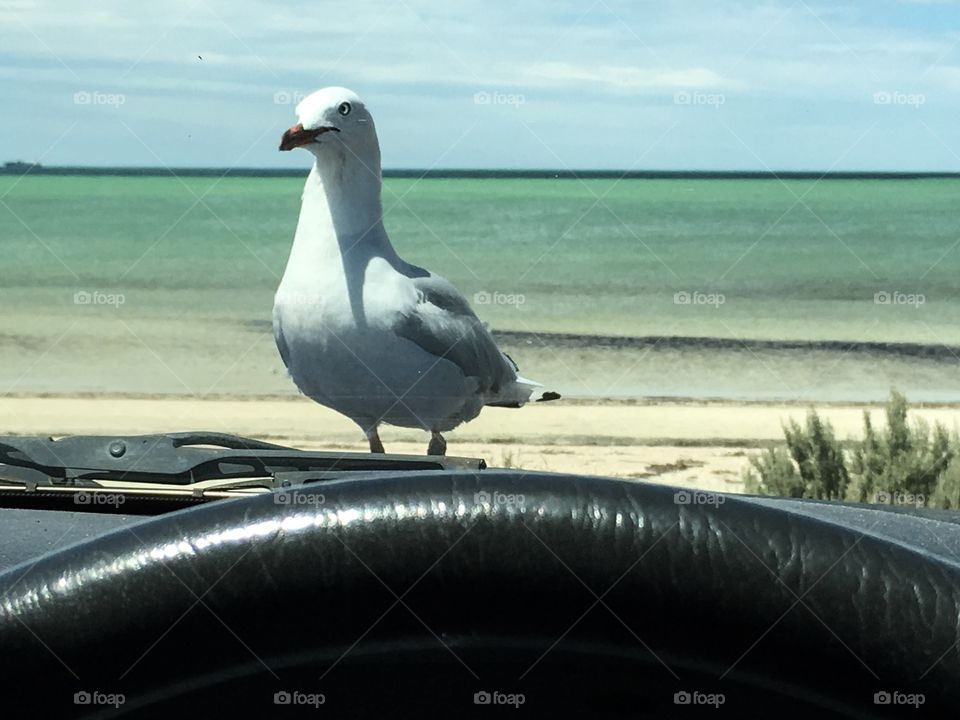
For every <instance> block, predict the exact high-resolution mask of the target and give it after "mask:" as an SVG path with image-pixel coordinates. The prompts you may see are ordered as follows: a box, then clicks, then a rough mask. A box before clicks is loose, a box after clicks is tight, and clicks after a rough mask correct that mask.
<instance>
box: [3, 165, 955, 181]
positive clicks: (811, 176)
mask: <svg viewBox="0 0 960 720" xmlns="http://www.w3.org/2000/svg"><path fill="white" fill-rule="evenodd" d="M306 174H307V171H306V170H304V169H286V168H196V167H189V168H158V167H70V166H59V167H58V166H49V167H48V166H43V165H30V164H29V163H9V164H8V165H7V166H2V165H0V175H18V176H22V175H81V176H93V177H97V176H121V177H136V176H139V177H165V176H171V175H175V176H177V177H221V176H225V177H284V178H286V177H289V178H302V177H305V176H306ZM383 176H384V177H386V178H438V179H518V180H525V179H532V180H619V179H626V180H776V179H782V180H819V179H820V178H824V179H828V180H918V179H960V172H879V171H878V172H873V171H871V172H827V173H824V172H819V171H812V170H810V171H808V170H803V171H796V170H789V171H788V170H785V171H782V172H781V171H774V172H770V171H761V170H756V171H753V170H750V171H739V170H736V171H734V170H631V171H629V172H624V171H622V170H456V169H432V170H416V169H404V168H394V169H385V170H384V171H383Z"/></svg>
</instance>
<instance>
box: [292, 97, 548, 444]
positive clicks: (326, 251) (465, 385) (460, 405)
mask: <svg viewBox="0 0 960 720" xmlns="http://www.w3.org/2000/svg"><path fill="white" fill-rule="evenodd" d="M296 114H297V120H298V122H297V124H296V125H294V126H293V127H291V128H290V129H289V130H287V131H286V132H285V133H284V134H283V138H282V139H281V141H280V150H282V151H288V150H293V149H294V148H303V149H305V150H308V151H309V152H310V153H311V154H312V155H313V156H314V164H313V168H312V169H311V170H310V174H309V175H308V177H307V181H306V185H305V186H304V189H303V196H302V205H301V208H300V219H299V222H298V223H297V230H296V233H295V235H294V239H293V247H292V249H291V251H290V257H289V259H288V261H287V266H286V270H285V271H284V274H283V279H282V280H281V282H280V286H279V288H278V290H277V294H276V297H275V300H274V307H273V330H274V337H275V338H276V342H277V348H278V350H279V351H280V356H281V358H282V359H283V362H284V364H285V365H286V367H287V370H288V371H289V374H290V377H291V379H292V380H293V382H294V383H295V384H296V386H297V387H298V388H299V389H300V391H301V392H302V393H303V394H304V395H306V396H308V397H310V398H312V399H313V400H315V401H316V402H318V403H320V404H321V405H324V406H326V407H329V408H332V409H333V410H336V411H337V412H339V413H341V414H343V415H345V416H347V417H348V418H350V419H351V420H353V421H354V422H355V423H356V424H357V425H359V426H360V428H361V429H362V430H363V432H364V434H365V435H366V437H367V440H368V441H369V443H370V452H373V453H382V452H384V448H383V443H382V442H381V441H380V436H379V431H378V428H379V426H380V425H381V424H383V423H386V424H389V425H396V426H400V427H410V428H421V429H423V430H426V431H429V432H430V434H431V435H430V443H429V446H428V448H427V453H428V454H430V455H444V454H445V453H446V447H447V444H446V441H445V440H444V438H443V435H442V434H441V433H444V432H446V431H448V430H452V429H453V428H455V427H457V426H458V425H460V424H461V423H465V422H468V421H470V420H473V419H474V418H475V417H477V415H479V414H480V411H481V410H482V409H483V408H484V407H485V406H488V405H489V406H496V407H514V408H516V407H521V406H523V405H524V404H525V403H527V402H529V401H531V400H533V401H544V400H555V399H557V398H559V397H560V396H559V395H558V394H557V393H554V392H543V391H542V390H541V388H542V386H541V385H540V384H539V383H536V382H533V381H532V380H527V379H525V378H523V377H521V376H520V375H519V374H518V368H517V365H516V364H515V363H514V362H513V360H512V359H511V358H510V357H509V356H508V355H506V354H505V353H503V352H502V351H501V350H500V349H499V348H498V347H497V344H496V342H495V341H494V339H493V337H492V335H491V334H490V331H489V330H488V329H487V326H486V325H485V324H484V323H483V322H481V321H480V319H479V318H478V317H477V315H476V314H475V313H474V312H473V310H472V309H471V308H470V304H469V303H468V302H467V300H466V298H464V297H463V295H461V294H460V292H459V291H458V290H457V289H456V288H455V287H454V286H453V285H452V284H451V283H450V282H448V281H447V280H445V279H444V278H442V277H440V276H439V275H436V274H434V273H432V272H430V271H428V270H424V269H423V268H420V267H417V266H416V265H411V264H410V263H408V262H406V261H404V260H403V259H402V258H401V257H400V256H399V255H398V254H397V252H396V250H394V248H393V245H392V244H391V242H390V238H389V237H388V236H387V231H386V230H385V229H384V226H383V206H382V204H381V200H380V189H381V175H380V143H379V141H378V140H377V131H376V128H375V126H374V123H373V117H372V116H371V115H370V112H369V111H368V110H367V107H366V105H365V104H364V103H363V101H362V100H361V99H360V98H359V97H358V96H357V95H356V94H355V93H354V92H352V91H350V90H347V89H346V88H340V87H328V88H324V89H322V90H318V91H316V92H314V93H312V94H310V95H308V96H307V97H305V98H304V99H303V100H302V101H301V102H300V103H299V104H298V105H297V108H296Z"/></svg>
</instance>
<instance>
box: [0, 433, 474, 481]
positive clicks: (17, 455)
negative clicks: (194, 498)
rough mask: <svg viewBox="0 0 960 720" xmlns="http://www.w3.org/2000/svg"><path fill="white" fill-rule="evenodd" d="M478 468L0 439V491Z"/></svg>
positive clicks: (119, 441) (405, 459)
mask: <svg viewBox="0 0 960 720" xmlns="http://www.w3.org/2000/svg"><path fill="white" fill-rule="evenodd" d="M484 468H486V463H485V462H484V461H483V460H474V459H467V458H454V457H438V456H419V455H378V454H372V453H352V452H329V451H324V452H314V451H307V450H298V449H296V448H291V447H285V446H283V445H274V444H273V443H266V442H262V441H260V440H252V439H250V438H244V437H239V436H237V435H227V434H222V433H211V432H186V433H169V434H163V435H133V436H126V437H118V436H78V437H68V438H63V439H61V440H54V439H52V438H41V437H18V436H3V435H0V490H25V491H31V490H36V489H38V488H43V489H45V490H51V489H52V490H57V489H60V490H67V491H76V490H80V489H84V488H87V489H107V488H109V489H112V490H115V491H123V492H138V491H142V492H148V491H149V492H151V493H157V492H161V493H162V492H169V493H173V494H184V492H186V493H188V494H204V495H209V494H211V493H215V492H216V491H217V490H232V491H238V492H240V493H244V492H255V491H263V490H264V489H272V488H283V487H292V486H294V485H299V484H303V483H304V482H311V481H316V480H324V479H331V478H338V477H343V476H344V473H349V472H371V471H397V470H483V469H484Z"/></svg>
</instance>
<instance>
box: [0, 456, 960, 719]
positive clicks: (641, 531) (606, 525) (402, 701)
mask: <svg viewBox="0 0 960 720" xmlns="http://www.w3.org/2000/svg"><path fill="white" fill-rule="evenodd" d="M958 557H960V526H958V525H957V515H956V514H952V513H945V512H944V513H937V512H932V511H919V510H918V511H913V512H906V511H901V510H897V509H893V508H889V507H873V506H860V505H838V504H827V503H818V502H809V501H800V500H788V499H769V498H756V497H747V496H735V495H715V494H710V493H694V492H692V491H677V490H675V489H673V488H669V487H664V486H658V485H652V484H644V483H636V482H629V481H620V480H613V479H603V478H591V477H579V476H568V475H553V474H546V473H521V472H517V471H485V472H478V473H472V472H447V471H435V472H419V473H413V474H411V473H409V472H406V473H402V474H396V475H391V474H380V475H376V476H365V477H353V478H350V479H345V480H338V481H329V482H324V483H323V484H322V485H320V484H316V485H312V486H309V489H304V490H298V491H289V492H286V493H279V494H274V493H271V494H269V495H261V496H256V497H251V498H248V499H246V498H245V499H240V500H232V501H228V502H217V503H211V504H207V505H204V506H200V507H196V508H193V509H189V510H185V511H181V512H175V513H171V514H168V515H164V516H160V517H156V518H151V519H149V520H146V521H144V522H141V523H138V524H134V525H132V526H130V527H129V528H126V529H122V530H118V531H115V532H112V533H110V534H107V535H104V536H101V537H98V538H96V539H94V540H92V541H88V542H86V543H83V544H81V545H76V546H74V547H72V548H68V549H66V550H61V551H58V552H55V553H52V554H49V555H46V556H44V557H42V558H40V559H39V560H36V561H33V562H30V563H26V564H21V565H19V566H17V567H14V568H11V569H9V570H8V571H7V572H5V573H3V574H2V575H0V593H2V594H0V648H2V654H0V683H2V684H3V685H4V686H5V688H6V691H5V692H4V694H3V701H2V702H3V703H4V706H3V710H4V715H5V716H6V717H16V716H17V715H18V713H21V714H24V715H30V716H32V717H41V716H45V715H44V713H46V712H48V711H49V712H55V713H56V714H57V716H60V717H67V716H93V717H96V716H104V717H107V716H109V717H117V716H125V717H166V718H169V717H171V716H172V714H173V713H174V712H185V711H189V713H190V716H194V715H199V714H200V713H204V712H208V713H215V714H216V716H218V717H220V716H229V715H230V714H231V713H236V716H237V717H246V716H260V717H273V716H284V715H288V714H296V713H297V712H298V711H299V712H302V713H304V714H310V716H311V717H320V715H318V714H317V711H318V710H320V711H321V712H323V713H324V714H325V715H327V716H330V715H333V716H334V717H365V716H376V717H392V716H397V715H400V716H413V715H419V716H432V715H434V714H437V713H442V714H444V715H446V714H449V713H451V711H452V712H453V713H456V714H457V715H461V716H472V715H474V714H476V715H477V716H480V717H490V713H491V712H494V710H492V709H491V708H490V707H488V706H498V707H499V708H500V710H503V711H506V710H508V709H512V708H520V709H522V711H523V713H524V715H525V716H530V715H533V716H538V717H540V716H542V717H551V718H557V717H568V716H571V715H573V714H574V713H578V714H579V713H583V714H584V715H585V716H588V717H631V718H636V717H677V716H683V715H684V714H685V713H689V714H691V716H694V717H697V716H699V717H718V716H719V714H724V715H730V716H737V717H751V716H753V715H754V714H757V715H759V714H761V713H762V714H763V715H764V716H769V715H770V713H771V711H774V712H776V714H777V715H778V716H781V717H784V716H785V717H804V718H812V717H816V718H821V717H886V716H889V715H891V714H892V715H893V716H896V715H897V714H903V713H905V712H906V711H907V710H913V709H914V708H917V707H919V708H920V709H921V710H922V711H923V714H925V715H929V713H931V712H934V711H939V710H944V709H947V708H950V707H953V706H955V705H956V703H957V702H958V700H960V650H958V638H960V633H958V622H960V564H958ZM38 689H39V690H40V691H39V692H38ZM707 707H708V708H710V709H712V710H713V711H714V714H713V715H710V714H709V713H708V714H704V712H706V710H705V708H707ZM51 716H52V715H51ZM911 716H917V717H918V716H919V715H911ZM518 717H519V715H518Z"/></svg>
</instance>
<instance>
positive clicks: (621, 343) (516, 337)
mask: <svg viewBox="0 0 960 720" xmlns="http://www.w3.org/2000/svg"><path fill="white" fill-rule="evenodd" d="M493 335H494V337H496V339H497V340H498V341H500V342H502V343H503V344H505V345H513V346H517V345H521V344H523V345H542V346H544V347H551V348H555V347H562V348H598V347H607V348H617V349H653V348H656V349H657V350H665V349H668V348H670V349H680V350H747V351H753V350H774V351H777V350H788V351H790V350H806V351H811V350H817V351H821V352H834V353H836V352H839V353H872V354H878V355H899V356H902V357H919V358H929V359H933V360H944V361H949V362H951V363H957V362H960V347H950V346H949V345H940V344H926V343H906V342H883V341H877V342H869V341H846V340H755V339H738V338H720V337H692V336H683V335H676V336H659V337H658V336H653V335H651V336H646V337H642V336H620V335H580V334H576V333H533V332H525V331H524V332H514V331H510V330H494V331H493Z"/></svg>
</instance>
